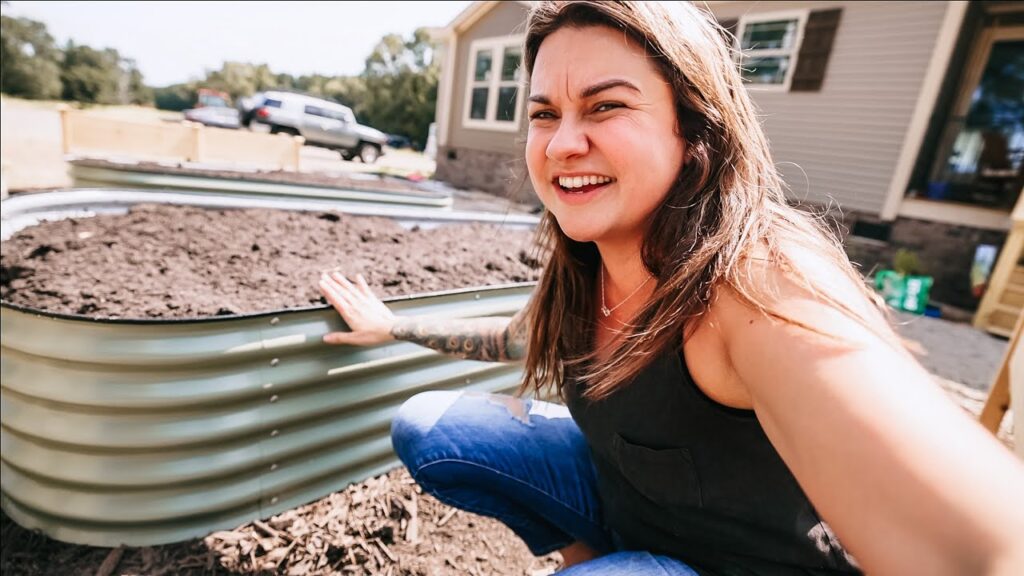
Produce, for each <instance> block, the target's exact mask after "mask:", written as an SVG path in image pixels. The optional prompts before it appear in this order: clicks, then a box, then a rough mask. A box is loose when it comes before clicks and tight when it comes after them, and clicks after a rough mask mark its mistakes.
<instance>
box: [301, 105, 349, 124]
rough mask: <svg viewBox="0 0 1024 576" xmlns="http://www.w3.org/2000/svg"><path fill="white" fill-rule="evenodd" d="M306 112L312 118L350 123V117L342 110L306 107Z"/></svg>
mask: <svg viewBox="0 0 1024 576" xmlns="http://www.w3.org/2000/svg"><path fill="white" fill-rule="evenodd" d="M305 112H306V114H309V115H310V116H319V117H321V118H330V119H331V120H341V121H342V122H348V121H349V118H348V115H347V114H345V112H343V111H341V110H329V109H327V108H320V107H319V106H306V108H305Z"/></svg>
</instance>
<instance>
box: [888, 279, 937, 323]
mask: <svg viewBox="0 0 1024 576" xmlns="http://www.w3.org/2000/svg"><path fill="white" fill-rule="evenodd" d="M934 282H935V280H934V279H933V278H932V277H931V276H918V275H912V274H911V275H907V274H900V273H899V272H897V271H895V270H879V271H878V273H877V274H875V289H876V290H878V291H879V292H880V293H881V294H882V298H884V299H885V301H886V303H888V304H889V305H890V306H892V307H893V308H896V309H897V310H903V311H904V312H912V313H914V314H924V312H925V309H926V308H927V307H928V294H929V292H931V289H932V284H933V283H934Z"/></svg>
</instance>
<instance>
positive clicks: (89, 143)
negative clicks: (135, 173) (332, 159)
mask: <svg viewBox="0 0 1024 576" xmlns="http://www.w3.org/2000/svg"><path fill="white" fill-rule="evenodd" d="M59 110H60V123H61V134H62V135H61V142H62V147H63V152H64V154H77V153H86V154H98V155H103V156H114V157H128V158H132V159H138V160H153V161H159V160H164V161H166V160H172V161H179V162H205V163H220V162H224V163H232V164H245V165H251V166H252V167H265V168H276V169H282V170H296V171H298V170H299V157H300V152H301V150H302V145H303V143H304V142H305V139H304V138H303V137H301V136H291V135H288V134H258V133H253V132H249V131H245V130H228V129H224V128H211V127H208V126H203V125H202V124H197V123H194V122H139V121H130V120H121V119H115V118H108V117H104V116H99V115H94V114H90V113H89V112H86V111H82V110H72V109H71V108H69V107H68V106H66V105H61V106H60V107H59Z"/></svg>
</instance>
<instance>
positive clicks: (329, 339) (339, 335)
mask: <svg viewBox="0 0 1024 576" xmlns="http://www.w3.org/2000/svg"><path fill="white" fill-rule="evenodd" d="M324 343H325V344H355V343H356V342H355V339H354V338H353V336H352V333H351V332H331V333H329V334H325V335H324Z"/></svg>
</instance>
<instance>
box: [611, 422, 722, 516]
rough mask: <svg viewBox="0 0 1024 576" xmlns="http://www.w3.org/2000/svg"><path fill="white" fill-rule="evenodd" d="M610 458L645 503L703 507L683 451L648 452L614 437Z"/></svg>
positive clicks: (692, 468)
mask: <svg viewBox="0 0 1024 576" xmlns="http://www.w3.org/2000/svg"><path fill="white" fill-rule="evenodd" d="M612 457H613V458H614V459H615V465H616V466H617V467H618V469H619V471H620V472H621V473H622V475H623V477H624V478H625V479H626V482H629V484H631V485H632V486H633V488H635V489H636V490H637V491H638V492H640V493H641V494H643V495H644V496H645V497H646V498H647V499H648V500H651V501H652V502H654V503H656V504H661V505H665V506H687V507H700V506H702V505H703V500H702V497H701V490H700V481H699V479H698V477H697V469H696V467H695V466H694V464H693V458H692V457H691V456H690V451H689V450H687V449H686V448H657V449H656V448H649V447H647V446H641V445H640V444H635V443H633V442H630V441H629V440H626V439H625V438H623V437H622V436H621V435H619V434H615V436H614V438H613V439H612Z"/></svg>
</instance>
